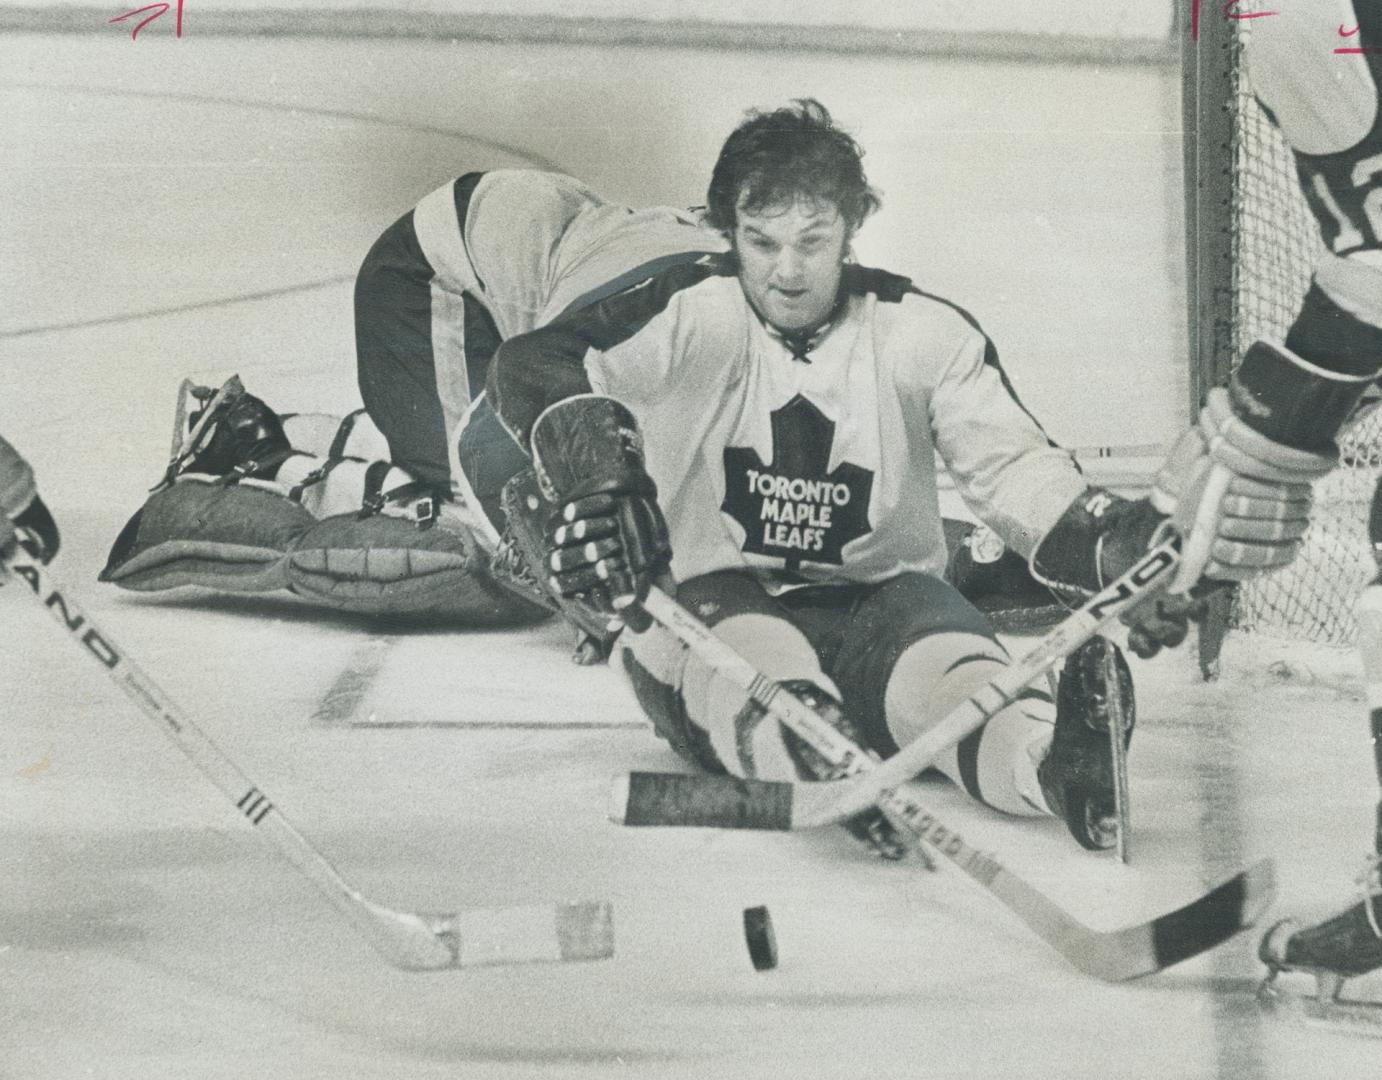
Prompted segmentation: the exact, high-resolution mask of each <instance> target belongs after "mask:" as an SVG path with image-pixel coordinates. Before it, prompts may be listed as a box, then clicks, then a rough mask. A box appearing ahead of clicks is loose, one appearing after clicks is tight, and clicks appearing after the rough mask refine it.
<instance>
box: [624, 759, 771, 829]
mask: <svg viewBox="0 0 1382 1080" xmlns="http://www.w3.org/2000/svg"><path fill="white" fill-rule="evenodd" d="M792 799H793V785H792V784H787V783H780V782H778V781H773V780H742V779H739V778H738V777H733V776H690V775H687V774H685V773H654V772H633V773H629V774H628V775H627V776H621V777H619V778H618V779H616V780H615V782H614V788H613V792H612V795H611V800H610V811H609V816H610V819H611V820H612V821H614V822H617V823H619V824H622V825H637V826H670V827H679V828H712V829H767V830H775V831H785V830H788V829H790V828H791V827H792Z"/></svg>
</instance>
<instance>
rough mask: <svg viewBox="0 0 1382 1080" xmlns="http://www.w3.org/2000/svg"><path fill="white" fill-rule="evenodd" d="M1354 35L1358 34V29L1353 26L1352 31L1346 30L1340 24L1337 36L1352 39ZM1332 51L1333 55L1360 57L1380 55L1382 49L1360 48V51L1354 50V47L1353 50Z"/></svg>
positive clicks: (1358, 49)
mask: <svg viewBox="0 0 1382 1080" xmlns="http://www.w3.org/2000/svg"><path fill="white" fill-rule="evenodd" d="M1356 33H1358V27H1356V26H1355V27H1354V28H1353V29H1352V30H1349V29H1346V28H1345V27H1344V26H1343V24H1340V26H1339V36H1340V37H1342V38H1349V37H1353V36H1354V35H1355V34H1356ZM1334 51H1335V53H1346V54H1352V55H1354V56H1359V55H1362V54H1363V53H1382V49H1378V48H1370V47H1365V48H1361V49H1360V48H1356V47H1355V48H1351V49H1335V50H1334Z"/></svg>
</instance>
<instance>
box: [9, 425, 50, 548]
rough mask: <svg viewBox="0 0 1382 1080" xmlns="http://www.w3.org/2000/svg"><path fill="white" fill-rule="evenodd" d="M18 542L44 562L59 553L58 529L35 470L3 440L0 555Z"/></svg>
mask: <svg viewBox="0 0 1382 1080" xmlns="http://www.w3.org/2000/svg"><path fill="white" fill-rule="evenodd" d="M10 525H13V526H14V529H13V531H12V530H11V529H10V527H9V526H10ZM16 540H17V541H18V542H19V543H20V544H22V545H23V546H24V550H25V551H27V552H29V554H30V555H32V556H33V557H34V558H36V559H40V560H42V561H43V562H45V563H46V562H48V561H50V560H51V559H52V558H53V556H54V555H56V554H57V553H58V526H57V523H56V522H54V521H53V515H52V514H50V513H49V512H48V507H47V506H45V505H44V503H43V500H42V499H40V498H39V496H38V491H37V489H36V488H35V487H34V472H33V469H31V468H30V467H29V463H28V462H27V461H25V460H24V458H22V457H21V456H20V454H19V451H18V450H16V449H15V448H14V447H13V446H11V445H10V444H9V443H7V442H6V441H5V440H4V439H2V438H0V555H2V554H4V553H5V552H6V551H8V550H10V549H11V547H12V545H13V544H14V543H15V541H16Z"/></svg>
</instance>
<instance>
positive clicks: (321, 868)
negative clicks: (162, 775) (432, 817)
mask: <svg viewBox="0 0 1382 1080" xmlns="http://www.w3.org/2000/svg"><path fill="white" fill-rule="evenodd" d="M4 561H5V564H6V566H7V568H8V569H9V570H10V571H11V572H12V573H13V574H14V576H15V577H17V578H19V579H20V580H21V581H22V582H23V583H24V584H25V585H27V586H28V588H29V589H30V590H31V591H32V592H33V595H34V598H35V600H37V601H38V603H39V605H40V606H41V607H43V608H44V609H45V610H47V612H48V613H49V614H50V615H51V616H52V617H53V619H54V620H55V621H56V622H57V624H58V625H59V626H61V627H62V628H63V629H64V630H65V631H67V635H66V636H67V638H68V640H69V641H71V642H72V643H73V645H74V646H75V647H76V648H77V649H78V651H80V652H82V653H84V654H85V655H87V656H88V657H90V658H91V659H92V660H93V661H94V662H95V663H96V664H97V665H98V666H99V667H100V668H101V669H102V670H103V671H105V673H106V675H107V676H109V678H110V679H111V681H112V682H114V683H115V684H116V685H117V686H119V687H120V689H121V690H123V691H124V692H125V694H126V695H127V696H128V697H129V698H130V700H132V701H133V702H134V703H135V704H136V705H138V706H139V708H140V711H142V712H143V713H144V715H145V716H147V717H148V718H149V719H150V720H152V721H153V722H154V724H155V725H156V726H157V727H158V728H159V730H160V731H162V732H163V733H164V735H166V736H167V737H168V738H169V740H170V741H171V742H172V743H173V744H174V745H175V746H176V747H177V748H178V749H179V750H181V751H182V752H183V754H185V755H186V756H187V758H188V759H189V760H190V761H191V762H192V764H194V765H195V766H196V767H197V769H198V770H199V771H200V772H201V773H202V775H203V776H205V777H206V778H207V779H208V780H210V781H211V783H212V784H214V785H215V786H216V787H217V788H218V789H219V790H220V791H221V793H222V794H223V795H225V797H226V798H227V799H229V800H230V802H231V803H233V804H234V806H235V808H236V809H237V810H238V811H239V812H240V813H241V814H242V815H243V816H244V817H245V819H246V820H247V821H249V823H250V824H251V825H254V826H255V827H256V829H257V831H258V832H259V834H260V835H261V836H263V837H265V839H267V840H268V841H269V842H270V843H271V844H272V845H273V846H274V847H276V848H277V849H278V851H279V853H280V854H281V855H283V857H284V858H286V859H287V860H288V861H289V862H290V863H292V864H293V866H295V867H296V868H297V869H298V871H299V872H300V873H301V874H302V875H303V877H305V878H306V879H307V880H308V881H310V882H311V883H312V884H313V885H315V886H316V887H317V889H318V891H320V892H321V894H322V895H323V896H324V897H325V898H326V899H327V900H329V901H330V902H331V904H332V905H333V906H334V907H335V908H336V909H337V910H338V911H340V912H341V913H342V914H343V915H344V916H345V917H346V918H347V919H349V920H350V922H351V923H352V924H354V925H355V926H356V927H357V929H359V930H360V931H361V932H362V933H363V934H364V935H365V936H366V937H367V938H369V939H370V940H371V941H373V942H374V943H375V944H376V946H377V947H380V948H381V951H390V952H392V951H394V947H395V946H396V942H395V940H394V939H395V937H396V935H395V934H394V933H390V932H389V931H391V930H393V929H394V928H392V927H388V926H382V925H381V921H387V920H388V919H389V918H390V916H392V915H394V914H395V913H393V912H390V911H389V910H388V909H386V908H380V907H379V906H378V905H375V904H373V903H371V902H370V901H368V900H366V899H365V898H364V897H363V896H361V894H360V893H359V892H357V891H356V890H355V889H354V888H352V887H351V886H350V885H349V884H347V883H346V881H345V880H344V879H343V878H342V877H341V876H340V874H339V873H338V872H337V871H336V869H335V867H333V866H332V865H331V864H330V863H329V862H328V861H327V860H326V858H325V856H323V855H322V854H321V853H320V852H319V851H317V849H316V848H314V847H313V846H312V845H311V844H310V843H309V842H308V841H307V839H306V838H305V837H304V836H303V835H302V834H301V833H300V832H298V831H297V829H296V828H295V827H294V826H293V825H292V823H291V822H289V821H288V819H287V818H285V817H284V816H283V815H282V813H281V812H280V811H279V810H278V809H277V807H275V806H274V804H273V802H272V801H271V800H270V799H269V797H268V795H267V794H265V792H264V790H263V789H262V788H261V787H259V785H258V784H256V783H254V782H253V781H252V780H251V779H250V778H249V777H248V776H246V775H245V774H244V773H243V772H242V771H241V770H240V768H239V766H237V765H236V764H235V762H233V761H232V760H231V759H230V758H229V757H227V756H226V754H225V753H224V752H223V751H222V750H221V749H220V748H219V747H218V746H217V745H216V744H215V743H214V742H212V741H211V738H210V737H209V736H208V735H207V734H206V733H205V732H204V731H202V729H201V728H199V727H198V726H197V725H196V724H195V723H194V722H193V721H192V720H191V719H190V718H189V717H188V716H187V715H186V714H185V713H184V712H183V711H182V710H181V709H180V708H178V706H177V705H176V704H175V703H174V702H173V701H172V700H171V699H170V698H169V697H168V695H167V694H165V693H164V692H163V690H162V689H160V688H159V686H158V685H157V684H156V683H155V682H154V681H153V680H152V679H150V678H149V677H148V676H147V675H146V674H145V673H144V672H143V671H142V670H141V669H140V668H139V666H138V665H137V664H136V663H135V662H134V661H133V660H132V659H131V658H130V656H129V654H128V653H126V652H125V650H124V649H123V648H121V646H120V645H118V644H117V643H116V641H115V640H114V639H113V638H112V637H111V636H110V635H109V634H108V633H106V631H105V630H103V629H101V628H100V627H99V626H97V625H96V624H95V623H94V622H93V621H92V620H91V618H90V616H88V615H87V614H86V613H85V612H83V611H82V610H81V608H80V607H78V605H77V604H76V603H74V602H73V600H72V599H71V598H70V596H69V595H68V592H67V590H66V589H65V588H63V587H62V586H61V585H60V584H58V583H57V582H55V581H54V580H53V579H52V578H51V577H50V575H49V574H48V571H47V570H46V569H45V568H44V567H43V565H42V564H41V563H39V562H38V561H36V560H35V559H33V558H31V557H30V556H29V555H28V554H27V553H26V552H24V551H23V550H22V549H18V550H16V552H15V553H14V555H13V556H7V557H6V559H5V560H4ZM381 935H382V940H381Z"/></svg>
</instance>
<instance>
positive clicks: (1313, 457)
mask: <svg viewBox="0 0 1382 1080" xmlns="http://www.w3.org/2000/svg"><path fill="white" fill-rule="evenodd" d="M1366 386H1367V380H1366V379H1362V378H1354V377H1351V376H1343V375H1333V374H1331V373H1328V372H1325V371H1323V370H1321V369H1319V368H1314V367H1313V366H1311V365H1307V364H1305V363H1304V361H1301V360H1299V359H1298V358H1297V357H1295V356H1294V355H1293V354H1292V353H1290V352H1288V351H1287V350H1286V349H1285V348H1281V347H1277V346H1272V345H1268V344H1266V343H1265V342H1260V341H1259V342H1256V343H1255V344H1253V345H1252V346H1251V347H1250V348H1249V350H1248V352H1247V355H1246V356H1245V357H1244V359H1243V363H1242V364H1241V365H1240V366H1239V368H1238V370H1237V371H1236V372H1234V374H1233V377H1232V379H1231V380H1230V381H1229V385H1228V388H1227V389H1219V388H1216V389H1214V390H1211V391H1210V392H1209V395H1208V399H1207V403H1206V404H1205V407H1204V409H1202V410H1201V412H1200V422H1199V424H1198V425H1197V426H1196V427H1193V428H1191V429H1190V430H1189V431H1187V432H1186V433H1185V434H1184V435H1183V436H1182V437H1181V438H1180V440H1179V441H1178V442H1177V443H1176V445H1175V447H1174V448H1173V449H1172V450H1171V453H1170V454H1169V455H1168V457H1167V459H1166V462H1165V464H1164V465H1163V466H1162V467H1161V470H1160V471H1159V472H1158V473H1157V477H1156V484H1155V487H1154V489H1153V491H1152V497H1151V498H1152V503H1153V505H1154V506H1156V507H1157V509H1159V510H1160V511H1162V512H1163V513H1165V514H1167V515H1169V516H1170V517H1171V520H1172V523H1173V525H1174V527H1175V529H1176V530H1177V531H1178V532H1179V533H1180V534H1181V536H1182V538H1183V539H1184V546H1183V548H1182V550H1181V562H1180V566H1179V568H1178V569H1177V571H1176V577H1175V579H1174V580H1173V581H1172V583H1171V588H1170V591H1171V592H1172V593H1186V592H1188V591H1189V590H1190V589H1191V588H1192V587H1193V586H1194V585H1195V584H1196V583H1197V582H1199V581H1201V580H1203V579H1205V578H1212V579H1218V580H1229V581H1240V580H1244V579H1247V578H1252V577H1256V576H1258V575H1260V574H1264V573H1267V572H1269V571H1271V570H1276V569H1279V568H1280V567H1283V566H1286V565H1287V564H1289V563H1290V562H1291V560H1292V559H1294V558H1295V556H1296V552H1297V551H1298V550H1299V549H1300V545H1301V542H1302V539H1303V538H1304V536H1305V531H1306V529H1307V528H1309V525H1310V508H1311V499H1312V495H1311V484H1312V483H1313V482H1314V481H1315V480H1318V479H1319V478H1320V477H1322V476H1324V475H1325V474H1326V473H1328V472H1329V471H1330V469H1332V468H1333V467H1334V465H1335V462H1336V461H1337V459H1338V450H1337V448H1336V447H1335V445H1334V442H1333V438H1334V434H1335V432H1337V431H1338V429H1339V427H1340V426H1342V424H1343V422H1344V420H1345V419H1346V418H1347V416H1348V414H1349V413H1350V412H1351V411H1352V409H1353V406H1354V405H1355V404H1356V402H1357V400H1358V397H1359V395H1361V394H1362V392H1363V390H1364V389H1365V388H1366Z"/></svg>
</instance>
